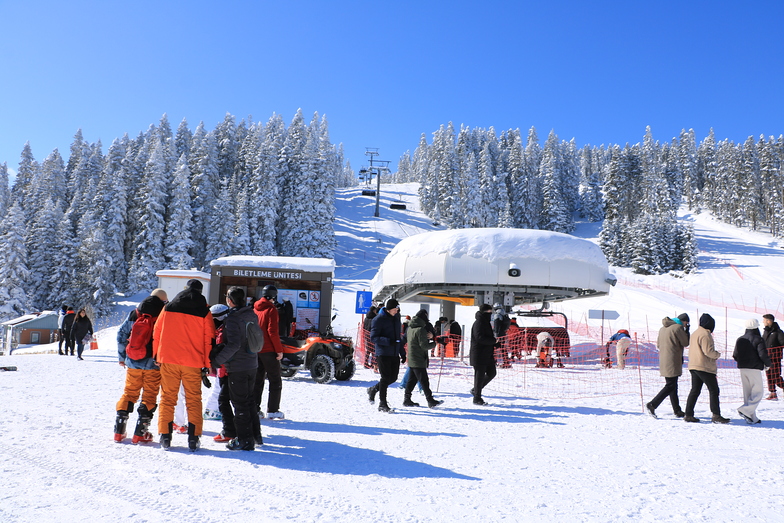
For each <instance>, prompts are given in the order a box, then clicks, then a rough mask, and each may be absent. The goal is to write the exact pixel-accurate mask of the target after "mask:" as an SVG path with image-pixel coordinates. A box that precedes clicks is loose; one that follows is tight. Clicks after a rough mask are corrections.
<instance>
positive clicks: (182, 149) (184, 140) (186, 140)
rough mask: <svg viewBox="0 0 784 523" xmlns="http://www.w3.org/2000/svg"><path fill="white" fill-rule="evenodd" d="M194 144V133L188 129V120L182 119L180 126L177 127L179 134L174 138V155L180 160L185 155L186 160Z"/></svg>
mask: <svg viewBox="0 0 784 523" xmlns="http://www.w3.org/2000/svg"><path fill="white" fill-rule="evenodd" d="M192 142H193V133H192V132H191V130H190V128H189V127H188V120H186V119H185V118H183V119H182V121H181V122H180V125H178V126H177V134H176V135H175V136H174V154H175V155H176V156H177V158H178V159H179V158H180V157H181V156H182V155H183V154H184V155H185V158H186V159H187V158H188V155H189V154H190V153H191V146H192Z"/></svg>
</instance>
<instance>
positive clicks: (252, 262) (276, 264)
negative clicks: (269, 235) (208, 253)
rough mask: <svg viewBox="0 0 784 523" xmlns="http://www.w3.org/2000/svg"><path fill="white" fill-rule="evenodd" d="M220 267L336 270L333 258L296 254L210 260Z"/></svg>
mask: <svg viewBox="0 0 784 523" xmlns="http://www.w3.org/2000/svg"><path fill="white" fill-rule="evenodd" d="M210 266H218V267H261V268H264V269H294V270H300V271H304V272H325V273H334V272H335V260H333V259H331V258H298V257H295V256H224V257H223V258H218V259H216V260H212V261H211V262H210Z"/></svg>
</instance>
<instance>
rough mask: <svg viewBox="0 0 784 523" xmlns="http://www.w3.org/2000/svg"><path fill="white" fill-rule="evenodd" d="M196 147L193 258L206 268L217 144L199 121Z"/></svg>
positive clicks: (193, 155)
mask: <svg viewBox="0 0 784 523" xmlns="http://www.w3.org/2000/svg"><path fill="white" fill-rule="evenodd" d="M193 147H194V150H193V151H192V152H191V154H190V157H189V159H188V162H189V167H190V169H191V212H192V213H193V252H192V255H193V261H194V263H195V264H196V267H199V268H205V267H207V264H208V263H209V262H210V260H211V258H209V256H208V254H207V250H208V247H207V228H208V226H209V224H210V223H211V222H212V220H213V218H214V216H213V210H214V202H215V200H216V199H217V198H218V191H219V188H220V183H219V181H218V164H217V153H218V147H217V144H216V141H215V135H214V134H213V133H212V132H209V133H206V134H205V133H204V124H203V123H199V127H197V129H196V132H195V133H194V136H193Z"/></svg>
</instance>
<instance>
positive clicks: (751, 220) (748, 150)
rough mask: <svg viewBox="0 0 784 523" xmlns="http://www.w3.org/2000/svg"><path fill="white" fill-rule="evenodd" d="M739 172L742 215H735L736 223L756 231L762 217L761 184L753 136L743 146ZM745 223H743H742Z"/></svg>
mask: <svg viewBox="0 0 784 523" xmlns="http://www.w3.org/2000/svg"><path fill="white" fill-rule="evenodd" d="M741 159H742V163H741V171H740V173H738V174H739V180H738V185H739V186H740V191H741V192H740V201H739V202H738V203H739V204H740V207H741V208H742V209H743V214H742V217H741V214H737V215H736V223H738V224H740V226H743V225H748V226H750V227H751V230H753V231H756V230H757V227H758V226H759V224H760V220H761V219H762V216H763V210H762V182H761V178H760V164H759V158H758V157H757V144H756V142H755V141H754V137H753V136H749V137H748V139H747V140H746V142H745V143H744V144H743V148H742V153H741ZM743 222H745V223H743Z"/></svg>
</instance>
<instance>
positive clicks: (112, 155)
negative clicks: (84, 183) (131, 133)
mask: <svg viewBox="0 0 784 523" xmlns="http://www.w3.org/2000/svg"><path fill="white" fill-rule="evenodd" d="M129 142H130V139H129V138H128V135H127V134H126V135H124V136H123V137H122V138H120V139H115V140H114V141H113V142H112V144H111V145H110V146H109V150H108V151H107V152H106V157H105V162H104V169H103V173H102V174H101V181H100V183H99V185H98V190H97V192H96V193H95V195H94V197H93V205H94V206H95V207H96V211H98V212H99V213H100V221H101V223H102V224H103V230H104V242H105V245H104V248H103V250H104V252H105V253H106V256H108V257H109V258H111V260H112V264H111V272H112V274H111V280H112V281H113V282H114V285H115V287H116V289H117V290H121V291H126V290H127V287H128V265H127V262H126V259H125V242H126V233H127V223H128V204H129V198H128V178H129V176H128V169H127V167H126V165H125V161H126V155H127V152H128V144H129Z"/></svg>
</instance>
